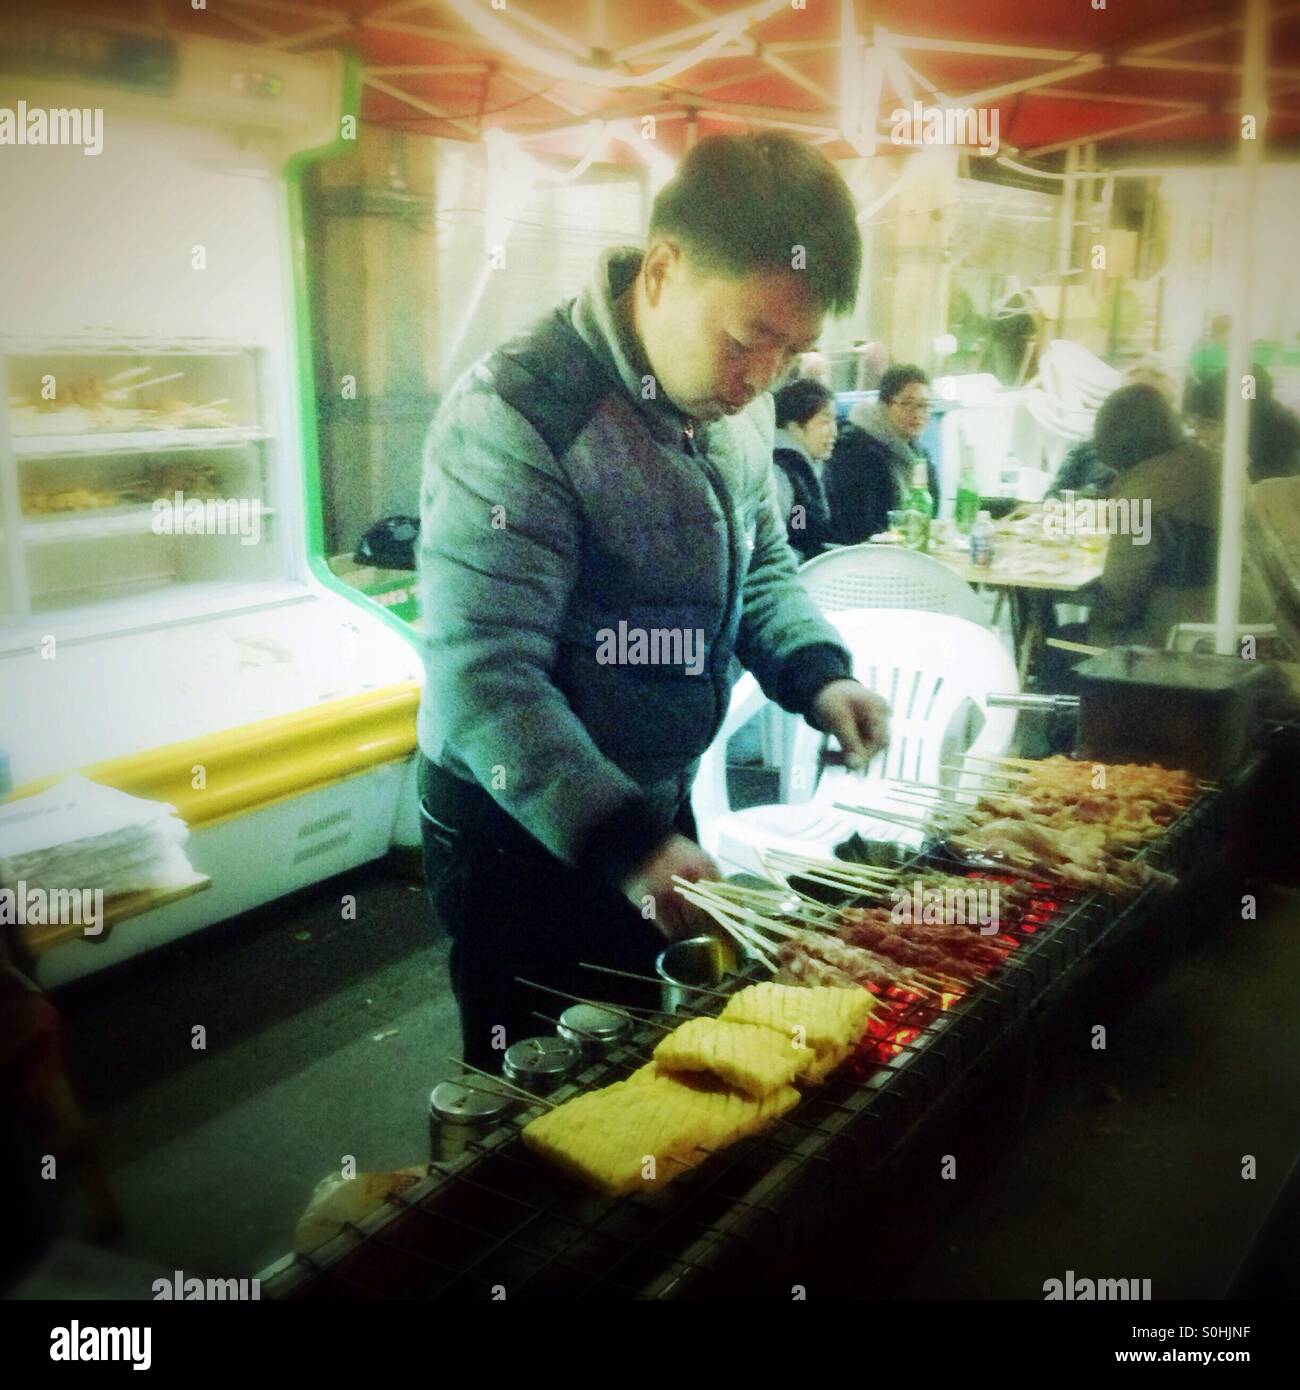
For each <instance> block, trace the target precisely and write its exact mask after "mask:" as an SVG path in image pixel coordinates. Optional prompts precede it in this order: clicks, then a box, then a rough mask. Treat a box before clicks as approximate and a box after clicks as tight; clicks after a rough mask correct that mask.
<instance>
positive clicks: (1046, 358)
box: [1038, 338, 1123, 411]
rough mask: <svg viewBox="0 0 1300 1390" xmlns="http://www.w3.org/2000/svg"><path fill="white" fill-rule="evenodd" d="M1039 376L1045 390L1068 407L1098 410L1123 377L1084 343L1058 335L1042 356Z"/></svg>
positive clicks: (1039, 360) (1077, 409)
mask: <svg viewBox="0 0 1300 1390" xmlns="http://www.w3.org/2000/svg"><path fill="white" fill-rule="evenodd" d="M1038 379H1039V383H1040V384H1041V385H1042V387H1043V389H1044V391H1046V392H1047V394H1048V395H1049V396H1052V397H1054V398H1055V400H1056V402H1057V403H1058V404H1059V405H1061V406H1063V407H1064V408H1065V409H1067V410H1075V411H1079V410H1082V411H1095V410H1096V409H1097V407H1098V406H1100V405H1101V403H1102V401H1104V400H1105V399H1106V397H1107V396H1109V395H1110V393H1111V392H1112V391H1116V390H1118V389H1119V387H1120V385H1121V383H1122V381H1123V376H1122V375H1121V373H1120V372H1118V371H1116V370H1115V368H1114V367H1111V366H1109V365H1108V364H1107V363H1105V362H1103V361H1102V359H1101V358H1100V357H1098V356H1097V354H1096V353H1095V352H1092V351H1090V350H1089V349H1088V348H1086V347H1084V346H1083V344H1082V343H1076V342H1072V341H1071V340H1070V339H1068V338H1057V339H1055V340H1054V341H1053V342H1050V343H1048V345H1047V347H1046V348H1045V349H1044V350H1043V353H1042V356H1041V357H1040V358H1039V359H1038Z"/></svg>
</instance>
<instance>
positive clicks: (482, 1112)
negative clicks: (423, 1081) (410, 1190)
mask: <svg viewBox="0 0 1300 1390" xmlns="http://www.w3.org/2000/svg"><path fill="white" fill-rule="evenodd" d="M517 1104H518V1102H517V1101H516V1100H515V1099H514V1097H512V1096H510V1095H508V1094H507V1093H506V1092H505V1091H504V1090H500V1091H498V1090H497V1089H496V1088H495V1086H494V1085H493V1083H492V1082H491V1081H490V1080H488V1079H487V1078H483V1079H481V1080H475V1082H474V1088H473V1089H472V1090H471V1089H470V1087H468V1086H462V1085H461V1084H460V1082H458V1081H443V1082H440V1083H439V1084H438V1085H437V1086H435V1087H434V1088H433V1090H432V1091H431V1092H430V1093H429V1157H430V1159H431V1160H432V1161H433V1162H434V1163H450V1162H451V1161H452V1159H454V1158H459V1157H460V1155H461V1154H463V1153H464V1152H465V1150H466V1149H467V1148H468V1147H469V1144H470V1141H471V1140H472V1139H481V1138H483V1137H484V1135H486V1134H488V1133H490V1132H491V1130H492V1129H493V1128H494V1127H495V1126H496V1125H498V1124H499V1123H500V1122H501V1121H502V1120H503V1119H505V1117H506V1116H507V1115H508V1114H509V1113H510V1112H511V1110H513V1109H514V1108H515V1106H516V1105H517Z"/></svg>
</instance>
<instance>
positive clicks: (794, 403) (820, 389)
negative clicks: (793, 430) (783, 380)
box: [773, 377, 835, 426]
mask: <svg viewBox="0 0 1300 1390" xmlns="http://www.w3.org/2000/svg"><path fill="white" fill-rule="evenodd" d="M773 400H775V401H776V423H777V425H778V426H782V425H788V424H789V423H790V421H791V420H793V421H794V422H795V424H796V425H806V424H807V423H808V421H809V420H811V419H812V417H813V416H814V415H816V414H817V412H818V411H819V410H821V409H823V408H824V407H825V406H826V405H828V404H832V403H833V402H834V400H835V396H834V394H833V393H832V392H831V391H830V390H828V389H827V388H826V387H825V386H823V385H822V384H821V382H820V381H813V380H812V379H811V378H810V377H800V379H799V380H798V381H792V382H789V383H788V384H787V385H785V386H783V387H782V388H781V389H780V390H779V391H778V392H777V393H776V394H775V396H774V397H773Z"/></svg>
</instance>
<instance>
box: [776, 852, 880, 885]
mask: <svg viewBox="0 0 1300 1390" xmlns="http://www.w3.org/2000/svg"><path fill="white" fill-rule="evenodd" d="M759 858H760V859H761V860H762V861H763V863H764V864H765V865H767V864H769V863H772V864H775V863H778V862H783V863H786V864H798V865H804V866H809V867H816V868H821V869H825V870H827V871H828V872H829V871H830V870H831V869H834V870H835V871H836V872H837V873H844V874H852V875H854V877H861V878H875V879H881V880H884V881H885V882H886V883H888V882H892V881H893V880H894V879H897V878H899V877H900V876H901V875H902V872H903V871H902V869H887V868H884V867H882V866H881V865H878V864H858V863H855V862H854V861H853V860H852V859H837V858H835V857H834V856H827V855H816V854H800V853H799V852H798V851H797V850H790V849H765V850H762V851H761V852H760V854H759Z"/></svg>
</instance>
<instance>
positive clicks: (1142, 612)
mask: <svg viewBox="0 0 1300 1390" xmlns="http://www.w3.org/2000/svg"><path fill="white" fill-rule="evenodd" d="M1094 439H1095V440H1096V443H1097V451H1098V453H1099V454H1100V456H1101V460H1102V462H1103V463H1105V464H1107V465H1108V466H1109V467H1111V468H1113V469H1115V471H1116V473H1117V475H1118V476H1117V478H1116V480H1115V483H1114V485H1113V486H1112V488H1111V491H1110V496H1111V498H1112V499H1114V500H1115V501H1116V502H1117V503H1120V502H1124V501H1127V502H1128V503H1129V511H1128V518H1129V524H1128V528H1127V531H1128V533H1127V534H1123V533H1118V534H1114V533H1113V534H1112V535H1111V536H1110V541H1109V544H1108V546H1107V549H1106V566H1105V569H1104V571H1103V573H1102V576H1101V580H1100V581H1099V586H1098V588H1099V592H1098V595H1097V598H1096V599H1095V601H1094V603H1093V606H1092V611H1091V614H1090V617H1089V622H1088V630H1087V639H1086V640H1087V641H1088V642H1089V643H1090V644H1091V645H1094V646H1100V647H1108V646H1117V645H1120V644H1136V645H1141V646H1148V647H1163V646H1164V645H1165V642H1166V640H1167V638H1168V636H1169V632H1170V629H1171V628H1172V627H1173V626H1174V625H1175V624H1176V623H1184V622H1208V621H1210V620H1211V619H1212V618H1213V616H1214V593H1215V575H1216V572H1217V560H1218V542H1219V487H1220V471H1221V470H1220V463H1219V460H1218V458H1217V457H1216V456H1215V455H1214V454H1211V453H1210V452H1209V451H1208V450H1207V449H1204V448H1202V447H1201V446H1200V445H1199V444H1195V443H1191V442H1189V441H1188V440H1186V439H1185V438H1184V435H1183V430H1182V426H1181V425H1180V423H1179V421H1178V418H1177V417H1176V416H1175V415H1174V412H1173V411H1172V409H1170V407H1169V405H1168V403H1167V402H1166V401H1165V399H1164V397H1163V396H1162V395H1161V394H1160V392H1159V391H1157V390H1156V389H1155V388H1154V387H1151V386H1124V387H1121V388H1120V389H1119V390H1118V391H1116V392H1114V393H1113V394H1112V395H1111V396H1109V397H1107V399H1106V401H1105V403H1104V404H1103V405H1102V407H1101V410H1100V411H1098V413H1097V424H1096V429H1095V432H1094ZM1116 515H1117V517H1122V516H1123V513H1117V514H1116ZM1121 524H1122V522H1121ZM1261 600H1262V596H1261V595H1260V594H1259V593H1258V592H1257V591H1256V590H1255V588H1254V585H1253V584H1252V581H1251V566H1250V565H1249V564H1248V565H1247V566H1246V569H1245V571H1244V573H1243V579H1242V598H1241V615H1242V621H1243V622H1250V621H1258V620H1260V619H1262V618H1265V617H1266V616H1267V611H1261Z"/></svg>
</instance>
